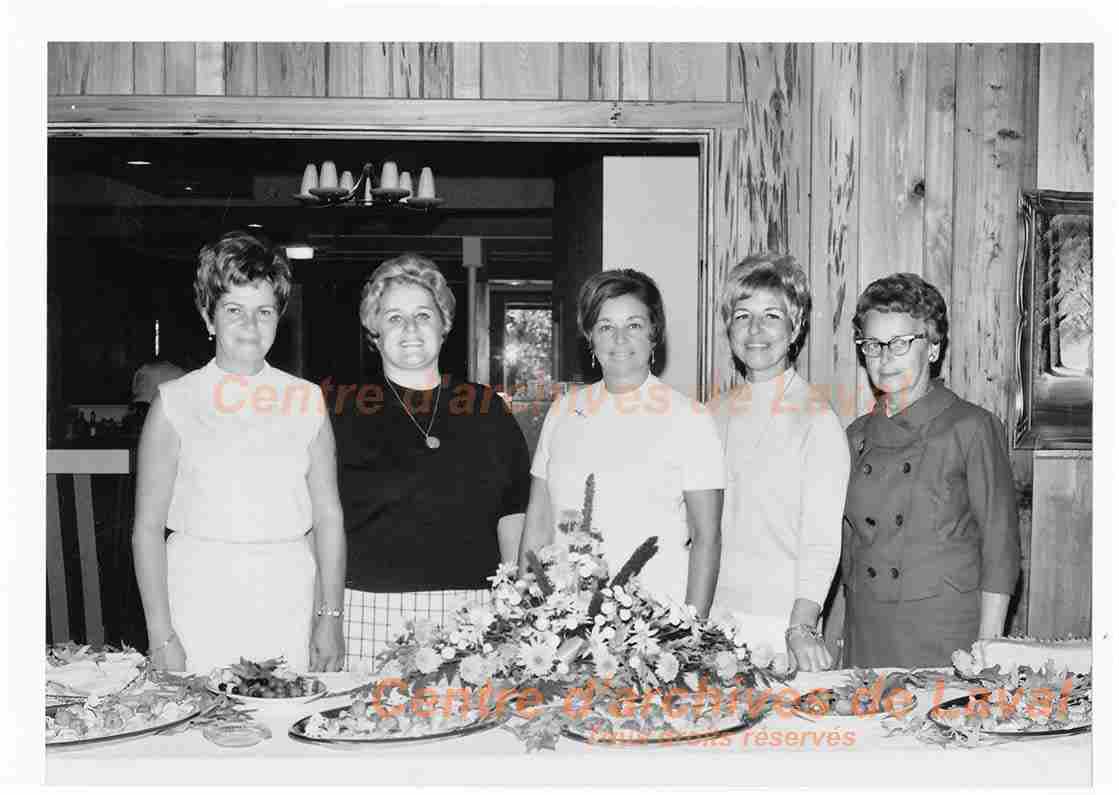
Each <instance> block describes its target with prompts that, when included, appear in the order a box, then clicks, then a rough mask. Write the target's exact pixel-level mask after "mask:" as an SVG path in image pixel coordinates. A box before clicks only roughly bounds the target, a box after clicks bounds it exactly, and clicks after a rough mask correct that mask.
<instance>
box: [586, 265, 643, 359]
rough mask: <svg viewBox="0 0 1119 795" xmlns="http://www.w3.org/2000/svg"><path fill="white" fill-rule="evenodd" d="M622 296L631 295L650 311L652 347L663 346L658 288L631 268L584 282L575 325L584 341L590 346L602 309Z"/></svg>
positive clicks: (617, 270)
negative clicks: (592, 333)
mask: <svg viewBox="0 0 1119 795" xmlns="http://www.w3.org/2000/svg"><path fill="white" fill-rule="evenodd" d="M623 295H632V296H633V297H634V298H636V299H637V300H638V301H640V302H641V303H643V304H645V306H646V307H647V308H648V310H649V322H650V323H652V324H653V330H652V334H651V335H650V341H651V342H652V343H653V345H660V344H661V343H662V342H664V327H665V319H664V299H663V298H661V291H660V288H659V287H657V283H656V282H655V281H653V278H652V277H651V276H649V275H648V274H645V273H642V272H641V271H639V270H634V269H633V268H614V269H611V270H605V271H602V272H601V273H596V274H594V275H593V276H591V277H590V278H589V279H587V280H586V281H585V282H583V286H582V287H580V288H579V300H578V303H577V310H578V311H577V315H578V325H579V330H580V331H581V332H582V333H583V338H584V339H586V340H587V342H590V340H591V332H592V331H593V330H594V324H595V323H597V322H598V315H599V313H600V312H601V311H602V305H603V304H604V303H605V302H606V301H609V300H610V299H611V298H621V297H622V296H623Z"/></svg>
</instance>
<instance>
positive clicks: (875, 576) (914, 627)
mask: <svg viewBox="0 0 1119 795" xmlns="http://www.w3.org/2000/svg"><path fill="white" fill-rule="evenodd" d="M854 326H855V332H856V333H855V336H856V339H855V344H856V345H857V346H858V348H859V351H860V353H861V355H862V358H863V360H864V363H865V366H866V371H867V375H868V376H869V377H870V382H871V384H872V385H873V386H874V388H875V391H876V393H877V395H878V401H877V403H876V405H875V407H874V409H873V410H872V411H871V412H870V413H868V414H865V415H864V416H862V417H859V418H858V419H857V420H855V422H853V423H852V424H851V425H850V427H849V428H848V429H847V438H848V441H849V443H850V445H851V477H850V483H849V486H848V490H847V505H846V509H845V511H844V522H843V557H842V560H843V581H844V585H845V586H846V595H847V599H846V620H845V622H844V627H845V628H844V641H845V646H846V664H847V665H849V666H855V667H872V666H899V667H912V666H940V665H948V664H949V660H950V657H951V654H952V652H953V651H955V650H956V649H966V648H969V647H970V646H971V644H972V643H973V642H974V641H975V640H976V639H978V638H980V637H992V636H998V635H1001V634H1002V632H1003V625H1004V623H1005V620H1006V611H1007V606H1008V604H1009V601H1010V594H1011V593H1012V592H1013V590H1014V586H1015V584H1016V582H1017V579H1018V569H1019V562H1018V553H1019V548H1018V547H1019V542H1018V518H1017V508H1016V501H1015V497H1014V483H1013V478H1012V475H1011V470H1010V460H1009V456H1008V454H1007V448H1006V434H1005V432H1004V429H1003V425H1002V423H1001V422H999V420H998V419H997V418H996V417H995V416H994V415H992V414H991V413H990V412H988V411H986V410H985V409H982V408H980V407H979V406H976V405H974V404H972V403H969V402H967V401H966V400H963V399H961V398H959V397H957V396H956V395H955V394H954V393H953V392H952V391H951V390H949V389H948V388H947V387H946V386H944V384H943V382H942V381H941V380H939V379H934V378H933V375H935V373H936V371H938V370H939V362H940V360H941V358H942V356H943V353H944V350H945V347H946V345H947V341H948V339H947V338H948V318H947V309H946V306H945V303H944V298H943V297H942V296H941V294H940V292H939V291H938V290H937V289H936V288H935V287H933V286H932V285H931V284H929V283H928V282H926V281H924V280H923V279H921V278H920V277H919V276H916V275H914V274H911V273H896V274H893V275H891V276H886V277H884V278H882V279H879V280H877V281H875V282H873V283H872V284H871V285H870V286H869V287H867V288H866V290H865V291H864V292H863V294H862V295H861V296H860V297H859V301H858V304H857V306H856V309H855V317H854Z"/></svg>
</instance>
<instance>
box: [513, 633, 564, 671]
mask: <svg viewBox="0 0 1119 795" xmlns="http://www.w3.org/2000/svg"><path fill="white" fill-rule="evenodd" d="M553 639H554V640H555V642H554V643H553V642H552V640H553ZM558 646H559V638H558V637H555V636H554V635H553V636H550V637H545V638H543V639H541V640H537V641H533V642H532V643H525V644H521V650H520V656H519V658H518V660H519V662H520V663H521V665H523V666H524V667H525V673H528V674H531V675H533V676H547V675H548V674H549V673H550V672H551V670H552V665H553V664H554V663H555V662H556V648H557V647H558Z"/></svg>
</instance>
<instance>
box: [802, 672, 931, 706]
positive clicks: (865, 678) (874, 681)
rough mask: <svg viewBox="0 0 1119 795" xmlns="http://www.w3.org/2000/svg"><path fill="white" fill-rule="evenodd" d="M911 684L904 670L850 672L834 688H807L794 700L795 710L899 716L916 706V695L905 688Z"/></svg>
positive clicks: (908, 675)
mask: <svg viewBox="0 0 1119 795" xmlns="http://www.w3.org/2000/svg"><path fill="white" fill-rule="evenodd" d="M910 684H912V682H911V680H910V674H909V672H907V671H895V672H893V673H889V674H882V673H879V672H877V671H874V670H859V669H856V670H854V671H852V672H851V673H850V674H849V675H848V677H847V679H846V680H845V681H844V682H843V683H842V684H840V685H837V686H836V687H821V688H816V689H814V690H809V691H808V692H807V693H805V694H804V695H802V696H801V697H800V698H799V699H798V700H797V702H796V705H795V709H796V710H797V711H798V712H800V713H802V714H804V715H807V716H809V717H813V718H824V717H836V716H839V717H863V716H866V715H893V716H895V717H900V716H902V715H905V714H907V713H909V712H911V711H912V710H913V708H914V707H916V706H917V697H916V696H915V695H914V694H913V693H912V692H911V691H910V690H908V689H907V686H908V685H910Z"/></svg>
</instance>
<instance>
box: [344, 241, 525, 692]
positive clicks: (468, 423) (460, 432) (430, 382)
mask: <svg viewBox="0 0 1119 795" xmlns="http://www.w3.org/2000/svg"><path fill="white" fill-rule="evenodd" d="M454 310H455V299H454V295H453V293H452V292H451V290H450V289H449V288H448V287H447V282H446V280H445V279H444V278H443V275H442V274H441V273H440V272H439V270H438V268H437V267H436V266H435V265H434V263H432V262H431V261H430V260H428V259H425V258H423V257H419V256H417V255H414V254H405V255H402V256H400V257H396V258H395V259H391V260H388V261H387V262H385V263H383V264H382V265H381V266H380V267H379V268H377V269H376V270H375V271H374V272H373V274H372V275H371V276H370V277H369V278H368V280H367V281H366V283H365V287H364V288H363V291H362V301H361V308H360V317H361V322H362V326H363V327H364V328H365V329H366V332H367V338H368V340H369V342H370V344H371V346H372V347H373V348H374V349H375V350H376V351H377V352H378V353H379V354H380V355H381V362H382V365H383V370H384V376H385V377H384V380H383V383H370V384H364V385H361V386H360V387H350V388H347V387H339V388H338V389H337V391H336V393H335V394H334V395H332V396H330V397H328V401H327V402H328V406H329V407H330V413H331V415H332V416H333V417H334V420H335V434H336V437H337V440H338V472H339V475H338V482H339V489H340V492H341V497H342V505H343V510H344V514H345V521H346V533H347V566H346V586H347V587H346V607H345V616H344V627H345V635H346V668H347V669H349V670H369V668H370V666H371V664H372V659H373V656H374V655H375V654H377V653H378V652H379V651H381V650H382V649H383V648H384V645H385V643H386V642H388V641H391V640H392V639H393V638H394V637H395V636H396V635H397V634H398V633H399V632H401V631H402V630H403V629H404V625H405V622H406V621H408V620H409V619H421V618H422V619H431V620H432V621H434V622H436V623H441V622H442V621H443V619H444V617H445V616H448V615H449V614H450V613H451V612H453V611H454V610H455V609H457V608H458V607H460V606H462V605H463V604H466V603H476V604H484V603H485V602H486V601H487V600H488V597H489V584H488V582H487V579H486V578H487V577H489V576H491V575H493V573H494V571H495V569H496V568H497V566H498V563H499V562H501V561H506V562H510V563H512V562H514V561H516V556H517V547H518V545H519V543H520V536H521V530H522V528H523V525H524V510H525V506H526V505H527V502H528V491H529V482H530V481H529V474H528V470H529V458H528V448H527V446H526V444H525V440H524V435H523V434H522V433H521V430H520V427H519V426H518V425H517V423H516V421H515V420H514V419H513V416H512V414H511V412H510V410H509V408H508V407H507V406H506V404H505V401H504V400H503V399H502V398H501V397H500V396H499V395H498V394H497V392H496V391H495V390H493V389H491V388H490V387H488V386H485V385H482V384H473V383H469V382H463V381H458V380H457V379H452V378H450V377H449V376H445V375H441V374H440V372H439V352H440V350H441V348H442V346H443V341H444V339H445V338H446V335H447V332H448V331H449V330H450V328H451V321H452V319H453V317H454Z"/></svg>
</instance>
